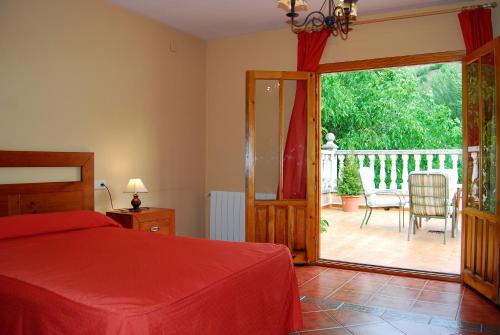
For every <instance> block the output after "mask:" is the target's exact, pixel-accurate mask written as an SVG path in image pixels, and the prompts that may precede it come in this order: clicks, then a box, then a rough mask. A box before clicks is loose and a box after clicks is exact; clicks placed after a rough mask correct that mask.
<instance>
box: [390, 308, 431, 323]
mask: <svg viewBox="0 0 500 335" xmlns="http://www.w3.org/2000/svg"><path fill="white" fill-rule="evenodd" d="M380 317H381V318H382V319H384V320H385V321H389V322H392V321H401V320H406V321H411V322H415V323H424V324H427V323H429V322H430V321H431V319H432V316H429V315H423V314H413V313H406V312H402V311H395V310H387V311H385V312H384V314H382V315H381V316H380Z"/></svg>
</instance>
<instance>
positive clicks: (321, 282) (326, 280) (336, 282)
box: [304, 275, 349, 289]
mask: <svg viewBox="0 0 500 335" xmlns="http://www.w3.org/2000/svg"><path fill="white" fill-rule="evenodd" d="M348 280H349V279H344V278H336V277H329V276H323V275H319V276H317V277H315V278H313V279H311V280H310V281H308V282H307V283H305V284H304V285H306V286H307V285H318V286H321V287H328V288H332V289H333V288H339V287H340V286H342V285H344V284H345V283H347V282H348Z"/></svg>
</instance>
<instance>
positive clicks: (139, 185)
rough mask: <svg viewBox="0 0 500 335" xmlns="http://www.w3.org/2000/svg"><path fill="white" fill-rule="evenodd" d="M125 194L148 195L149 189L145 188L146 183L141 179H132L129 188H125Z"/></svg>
mask: <svg viewBox="0 0 500 335" xmlns="http://www.w3.org/2000/svg"><path fill="white" fill-rule="evenodd" d="M124 192H125V193H134V194H135V193H147V192H148V189H147V188H146V186H144V183H143V182H142V180H141V179H140V178H132V179H130V180H129V181H128V184H127V187H125V191H124Z"/></svg>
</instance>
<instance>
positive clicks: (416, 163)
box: [413, 154, 422, 172]
mask: <svg viewBox="0 0 500 335" xmlns="http://www.w3.org/2000/svg"><path fill="white" fill-rule="evenodd" d="M421 157H422V156H420V154H416V155H414V156H413V158H414V159H415V171H417V172H418V171H420V160H421Z"/></svg>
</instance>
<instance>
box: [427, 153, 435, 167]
mask: <svg viewBox="0 0 500 335" xmlns="http://www.w3.org/2000/svg"><path fill="white" fill-rule="evenodd" d="M433 157H434V155H433V154H427V155H425V158H426V159H427V171H430V170H432V158H433Z"/></svg>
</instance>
